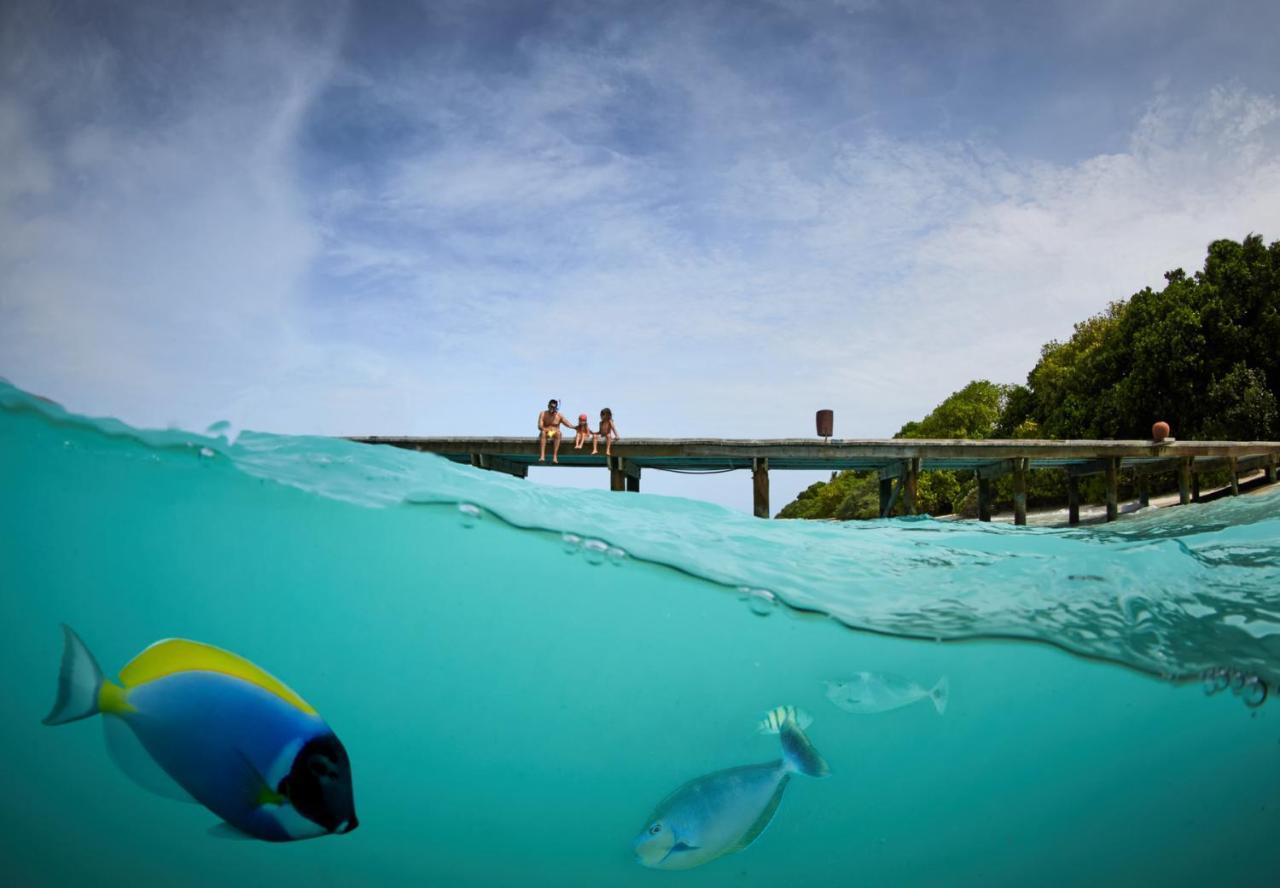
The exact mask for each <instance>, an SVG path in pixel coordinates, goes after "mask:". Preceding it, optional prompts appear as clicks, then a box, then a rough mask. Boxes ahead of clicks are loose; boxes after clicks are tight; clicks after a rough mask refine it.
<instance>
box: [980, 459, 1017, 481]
mask: <svg viewBox="0 0 1280 888" xmlns="http://www.w3.org/2000/svg"><path fill="white" fill-rule="evenodd" d="M976 471H977V473H978V477H979V478H985V479H987V480H988V481H994V480H995V479H996V478H1003V477H1004V476H1005V475H1008V474H1009V473H1010V472H1012V471H1013V460H1011V459H1002V460H998V461H996V462H991V463H987V464H986V465H983V466H978V468H977V470H976Z"/></svg>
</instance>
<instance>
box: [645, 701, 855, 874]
mask: <svg viewBox="0 0 1280 888" xmlns="http://www.w3.org/2000/svg"><path fill="white" fill-rule="evenodd" d="M778 737H779V739H780V740H781V741H782V758H781V759H780V760H778V761H773V762H766V763H764V764H760V765H743V766H741V767H738V768H727V769H725V770H723V771H716V772H715V773H713V774H707V775H705V776H703V777H698V778H695V779H693V780H690V781H689V782H688V783H686V784H684V785H683V786H681V787H680V788H679V789H677V790H676V791H675V792H673V793H671V795H669V796H667V797H666V798H665V799H663V800H662V801H661V802H659V803H658V807H657V808H655V809H654V812H653V813H652V814H650V815H649V825H648V826H646V827H645V828H644V831H643V832H641V833H640V835H638V836H637V837H636V838H635V840H634V841H633V842H632V847H633V848H634V849H635V852H636V857H637V858H638V860H639V862H640V863H642V864H643V865H645V866H647V867H652V868H654V869H664V870H680V869H690V868H691V867H695V866H701V865H702V864H704V863H709V862H710V861H712V860H715V859H716V858H717V857H722V856H723V855H725V854H732V853H734V852H736V851H741V850H742V849H744V848H746V847H747V846H748V845H750V844H751V843H752V842H754V841H755V840H756V839H757V838H758V837H759V836H760V834H761V833H762V832H764V829H765V827H766V826H768V825H769V822H770V821H771V820H773V815H774V814H775V813H776V812H777V810H778V805H779V803H781V801H782V793H783V791H784V790H785V789H786V788H787V783H788V781H789V780H790V779H791V775H792V774H806V775H808V776H810V777H825V776H827V775H828V774H830V773H831V769H830V768H828V767H827V763H826V761H824V760H823V758H822V756H821V755H820V754H819V753H818V750H816V749H814V747H813V744H812V743H810V742H809V738H808V737H806V736H805V735H804V732H803V731H802V730H801V729H800V726H799V725H798V724H796V720H795V718H794V716H788V717H787V718H785V719H784V720H783V721H782V723H781V724H780V725H779V730H778Z"/></svg>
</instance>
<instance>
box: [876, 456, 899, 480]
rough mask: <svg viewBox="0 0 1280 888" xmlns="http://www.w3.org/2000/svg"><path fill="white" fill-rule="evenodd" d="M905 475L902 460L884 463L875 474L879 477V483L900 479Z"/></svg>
mask: <svg viewBox="0 0 1280 888" xmlns="http://www.w3.org/2000/svg"><path fill="white" fill-rule="evenodd" d="M906 473H907V464H906V462H905V461H903V460H894V461H893V462H891V463H886V464H885V465H882V466H881V467H880V468H879V469H877V470H876V474H877V475H879V476H880V480H881V481H885V480H888V479H892V478H901V477H902V476H903V475H905V474H906Z"/></svg>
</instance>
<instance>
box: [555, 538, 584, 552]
mask: <svg viewBox="0 0 1280 888" xmlns="http://www.w3.org/2000/svg"><path fill="white" fill-rule="evenodd" d="M560 543H561V545H563V546H564V553H565V554H566V555H576V554H577V553H578V550H579V549H581V548H582V537H580V536H578V535H577V534H576V533H565V534H561V535H560Z"/></svg>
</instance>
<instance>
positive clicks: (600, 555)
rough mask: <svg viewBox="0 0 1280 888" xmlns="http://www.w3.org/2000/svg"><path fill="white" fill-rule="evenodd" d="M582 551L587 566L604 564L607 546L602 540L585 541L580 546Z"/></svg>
mask: <svg viewBox="0 0 1280 888" xmlns="http://www.w3.org/2000/svg"><path fill="white" fill-rule="evenodd" d="M582 551H583V552H584V553H585V554H586V556H587V564H604V559H605V553H607V552H608V551H609V544H608V543H606V542H605V541H604V540H587V541H586V542H585V543H583V544H582Z"/></svg>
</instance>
